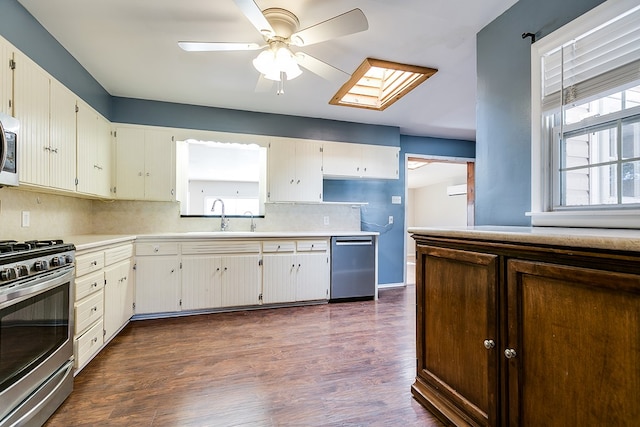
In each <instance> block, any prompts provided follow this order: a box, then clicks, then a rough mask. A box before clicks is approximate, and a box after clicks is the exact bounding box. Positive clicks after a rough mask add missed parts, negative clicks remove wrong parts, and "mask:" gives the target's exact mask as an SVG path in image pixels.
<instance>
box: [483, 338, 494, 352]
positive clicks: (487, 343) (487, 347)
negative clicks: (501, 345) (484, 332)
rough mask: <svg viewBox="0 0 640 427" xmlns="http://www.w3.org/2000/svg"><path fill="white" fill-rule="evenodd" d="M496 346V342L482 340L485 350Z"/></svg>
mask: <svg viewBox="0 0 640 427" xmlns="http://www.w3.org/2000/svg"><path fill="white" fill-rule="evenodd" d="M495 346H496V343H495V342H494V341H493V340H484V348H486V349H487V350H491V349H492V348H493V347H495Z"/></svg>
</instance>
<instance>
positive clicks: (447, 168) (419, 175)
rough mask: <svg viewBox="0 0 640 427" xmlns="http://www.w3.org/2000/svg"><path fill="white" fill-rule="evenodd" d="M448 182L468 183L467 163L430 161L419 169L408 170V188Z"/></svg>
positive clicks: (453, 183)
mask: <svg viewBox="0 0 640 427" xmlns="http://www.w3.org/2000/svg"><path fill="white" fill-rule="evenodd" d="M440 182H448V183H449V184H451V185H459V184H466V183H467V164H466V163H449V162H429V163H427V164H425V165H424V166H422V167H419V168H418V169H413V170H409V171H407V188H420V187H427V186H429V185H434V184H438V183H440Z"/></svg>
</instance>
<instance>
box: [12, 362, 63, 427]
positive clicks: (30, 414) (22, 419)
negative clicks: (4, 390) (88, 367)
mask: <svg viewBox="0 0 640 427" xmlns="http://www.w3.org/2000/svg"><path fill="white" fill-rule="evenodd" d="M72 369H73V359H71V360H69V361H68V362H67V363H65V364H64V365H63V366H62V367H61V369H60V370H58V372H56V373H55V374H54V375H52V376H51V377H50V378H49V379H48V380H47V381H45V382H44V383H43V384H42V385H41V386H40V388H39V390H42V389H46V388H50V390H49V392H48V393H47V395H46V396H45V397H44V398H42V399H40V401H39V402H38V403H37V404H36V405H34V406H33V408H31V409H29V411H28V412H26V413H25V414H24V415H23V416H21V417H20V418H19V419H18V420H16V421H14V422H13V424H11V425H12V426H20V425H26V423H27V422H28V421H29V420H31V418H33V417H34V416H35V415H36V414H37V413H38V412H39V411H40V408H41V407H43V406H44V405H46V404H48V403H49V401H50V400H51V398H52V397H53V396H55V394H56V393H57V392H58V390H60V388H61V387H62V386H63V385H64V384H65V380H66V379H67V377H68V376H69V374H70V373H71V370H72ZM56 380H57V381H58V382H57V384H54V383H53V382H54V381H56ZM36 392H37V390H36ZM23 404H24V402H23ZM21 406H22V405H19V406H18V407H17V408H16V409H14V410H13V411H12V412H11V413H10V414H9V415H8V416H7V418H10V417H11V414H12V413H13V414H15V413H16V412H18V411H19V410H20V408H21Z"/></svg>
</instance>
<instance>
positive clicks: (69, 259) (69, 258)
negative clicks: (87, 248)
mask: <svg viewBox="0 0 640 427" xmlns="http://www.w3.org/2000/svg"><path fill="white" fill-rule="evenodd" d="M64 262H65V264H73V257H72V256H71V255H67V256H65V257H64Z"/></svg>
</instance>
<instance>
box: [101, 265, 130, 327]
mask: <svg viewBox="0 0 640 427" xmlns="http://www.w3.org/2000/svg"><path fill="white" fill-rule="evenodd" d="M130 271H131V261H130V260H126V261H121V262H119V263H116V264H113V265H110V266H108V267H105V269H104V283H105V285H104V320H103V321H104V331H105V333H104V336H105V338H106V339H109V338H111V337H112V336H113V334H115V333H116V332H117V331H118V330H119V329H120V328H121V327H122V326H123V325H124V324H125V323H127V322H128V321H129V319H130V318H131V316H132V315H133V286H131V284H132V281H131V280H130Z"/></svg>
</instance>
